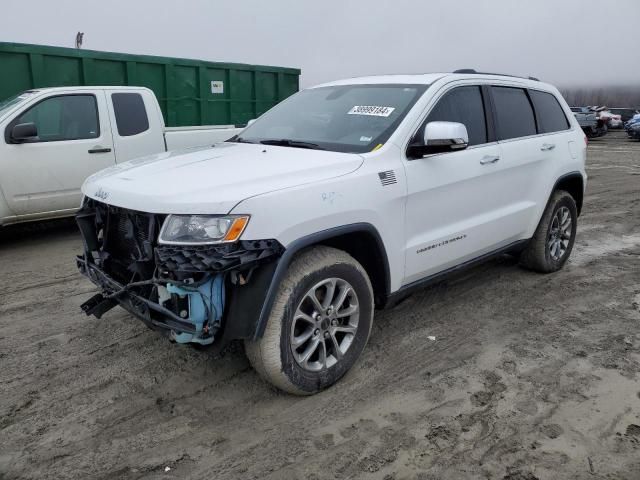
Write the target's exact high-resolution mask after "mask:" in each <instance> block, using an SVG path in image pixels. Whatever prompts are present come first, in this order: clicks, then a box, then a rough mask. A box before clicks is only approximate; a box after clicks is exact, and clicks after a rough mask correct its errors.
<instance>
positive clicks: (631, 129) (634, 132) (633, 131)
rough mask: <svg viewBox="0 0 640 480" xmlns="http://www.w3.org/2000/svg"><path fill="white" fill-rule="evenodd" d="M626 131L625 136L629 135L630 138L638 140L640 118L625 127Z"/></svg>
mask: <svg viewBox="0 0 640 480" xmlns="http://www.w3.org/2000/svg"><path fill="white" fill-rule="evenodd" d="M626 130H627V135H629V137H630V138H636V139H638V140H640V118H639V119H638V120H636V121H635V122H631V123H630V124H629V125H628V126H627V128H626Z"/></svg>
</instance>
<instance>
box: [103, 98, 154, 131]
mask: <svg viewBox="0 0 640 480" xmlns="http://www.w3.org/2000/svg"><path fill="white" fill-rule="evenodd" d="M111 101H112V102H113V113H114V114H115V116H116V125H117V128H118V135H120V136H121V137H130V136H132V135H138V134H139V133H142V132H146V131H147V130H149V118H148V117H147V109H146V108H145V106H144V100H143V99H142V95H140V94H139V93H112V94H111Z"/></svg>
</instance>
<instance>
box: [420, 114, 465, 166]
mask: <svg viewBox="0 0 640 480" xmlns="http://www.w3.org/2000/svg"><path fill="white" fill-rule="evenodd" d="M468 146H469V134H468V133H467V127H465V126H464V124H462V123H457V122H429V123H427V125H426V126H425V128H424V138H423V139H422V141H419V140H418V141H417V142H415V141H414V143H412V144H411V145H409V151H408V152H407V153H408V155H409V157H410V158H422V157H424V156H425V155H429V154H432V153H444V152H454V151H456V150H464V149H465V148H467V147H468Z"/></svg>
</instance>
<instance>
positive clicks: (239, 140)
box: [225, 135, 255, 143]
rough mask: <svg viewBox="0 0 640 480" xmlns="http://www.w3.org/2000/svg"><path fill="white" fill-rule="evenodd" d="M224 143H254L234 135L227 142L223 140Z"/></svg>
mask: <svg viewBox="0 0 640 480" xmlns="http://www.w3.org/2000/svg"><path fill="white" fill-rule="evenodd" d="M225 141H227V142H233V143H255V142H250V141H249V140H245V139H244V138H242V137H241V136H239V135H234V136H233V137H231V138H230V139H229V140H225Z"/></svg>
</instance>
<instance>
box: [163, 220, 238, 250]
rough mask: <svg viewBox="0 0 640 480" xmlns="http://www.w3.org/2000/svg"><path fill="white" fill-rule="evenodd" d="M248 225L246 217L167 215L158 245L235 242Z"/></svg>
mask: <svg viewBox="0 0 640 480" xmlns="http://www.w3.org/2000/svg"><path fill="white" fill-rule="evenodd" d="M247 223H249V216H248V215H229V216H224V217H221V216H215V215H169V216H168V217H167V218H166V220H165V221H164V224H163V225H162V229H161V230H160V239H159V242H160V243H164V244H168V245H207V244H211V243H227V242H235V241H236V240H238V239H239V238H240V235H242V232H244V229H245V227H246V226H247Z"/></svg>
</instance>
